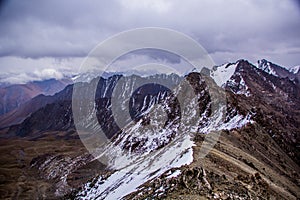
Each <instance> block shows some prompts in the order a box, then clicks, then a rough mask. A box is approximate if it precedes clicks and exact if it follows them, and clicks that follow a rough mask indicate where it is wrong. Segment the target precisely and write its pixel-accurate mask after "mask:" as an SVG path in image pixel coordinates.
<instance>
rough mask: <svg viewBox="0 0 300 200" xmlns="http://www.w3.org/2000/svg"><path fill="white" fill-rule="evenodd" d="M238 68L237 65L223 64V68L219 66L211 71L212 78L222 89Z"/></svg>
mask: <svg viewBox="0 0 300 200" xmlns="http://www.w3.org/2000/svg"><path fill="white" fill-rule="evenodd" d="M236 67H237V63H235V64H230V63H229V64H228V63H226V64H223V65H221V66H218V67H217V68H216V69H213V70H212V71H211V74H210V76H211V77H212V78H213V79H214V81H215V82H216V84H217V85H218V86H220V87H221V86H222V85H223V84H225V83H226V82H227V81H228V80H229V79H230V77H231V76H232V75H233V74H234V72H235V69H236Z"/></svg>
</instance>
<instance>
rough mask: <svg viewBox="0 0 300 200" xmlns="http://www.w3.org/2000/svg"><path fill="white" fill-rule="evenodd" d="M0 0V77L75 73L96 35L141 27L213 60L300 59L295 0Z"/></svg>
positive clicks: (290, 62) (299, 11)
mask: <svg viewBox="0 0 300 200" xmlns="http://www.w3.org/2000/svg"><path fill="white" fill-rule="evenodd" d="M0 2H2V3H1V7H0V80H2V81H3V80H5V81H9V82H22V81H23V82H24V81H28V80H32V79H44V78H48V77H49V78H50V77H52V76H53V77H57V78H60V77H62V76H63V74H72V73H75V72H77V71H78V68H79V66H80V64H81V62H82V61H83V59H84V58H85V57H86V56H87V54H88V53H89V52H90V51H91V50H92V49H93V48H94V47H95V46H96V45H97V44H98V43H99V42H101V41H103V40H105V39H106V38H108V37H110V36H112V35H114V34H117V33H119V32H121V31H125V30H128V29H133V28H141V27H164V28H170V29H174V30H176V31H180V32H183V33H185V34H187V35H188V36H190V37H192V38H193V39H195V40H196V41H197V42H198V43H199V44H201V45H202V46H203V47H204V48H205V49H206V50H207V52H208V53H209V54H210V56H211V57H212V58H213V60H214V61H215V63H217V64H223V63H225V62H234V61H236V60H238V59H241V58H243V59H248V60H249V61H250V62H252V63H255V62H256V61H257V60H258V59H262V58H266V59H268V60H270V61H272V62H274V63H277V64H279V65H282V66H285V67H287V68H289V67H292V66H295V65H299V64H300V37H299V35H300V4H299V3H298V1H296V0H295V1H292V0H291V1H289V0H253V1H250V0H226V1H221V0H202V1H199V0H186V1H182V0H169V1H168V0H159V1H155V0H119V1H114V0H108V1H92V0H88V1H79V0H70V1H67V0H64V1H62V0H51V1H40V0H27V1H19V0H12V1H0ZM142 56H144V55H142ZM130 58H131V59H132V56H131V57H130ZM151 59H153V56H149V60H151ZM145 60H147V59H144V62H145ZM123 64H124V62H123Z"/></svg>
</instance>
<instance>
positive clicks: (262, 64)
mask: <svg viewBox="0 0 300 200" xmlns="http://www.w3.org/2000/svg"><path fill="white" fill-rule="evenodd" d="M256 67H257V68H258V69H261V70H263V71H265V72H267V73H268V74H270V75H273V76H278V74H277V73H276V71H275V70H274V69H273V67H272V66H271V64H270V62H268V61H267V60H265V59H262V60H259V61H257V66H256Z"/></svg>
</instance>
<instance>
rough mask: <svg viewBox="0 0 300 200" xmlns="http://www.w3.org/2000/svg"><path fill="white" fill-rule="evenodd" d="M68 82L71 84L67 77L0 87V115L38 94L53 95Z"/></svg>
mask: <svg viewBox="0 0 300 200" xmlns="http://www.w3.org/2000/svg"><path fill="white" fill-rule="evenodd" d="M68 84H71V81H70V80H68V79H62V80H56V79H49V80H44V81H33V82H29V83H26V84H15V85H9V86H5V87H0V96H1V97H0V115H2V114H5V113H8V112H10V111H12V110H14V109H15V108H18V107H19V106H20V105H22V104H24V103H25V102H27V101H29V100H30V99H32V98H33V97H35V96H37V95H39V94H44V95H53V94H55V93H56V92H59V91H61V90H62V89H64V87H65V86H66V85H68Z"/></svg>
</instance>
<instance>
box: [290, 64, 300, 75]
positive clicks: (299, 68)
mask: <svg viewBox="0 0 300 200" xmlns="http://www.w3.org/2000/svg"><path fill="white" fill-rule="evenodd" d="M299 70H300V65H298V66H295V67H292V68H290V70H289V72H291V73H293V74H297V73H298V72H299Z"/></svg>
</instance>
